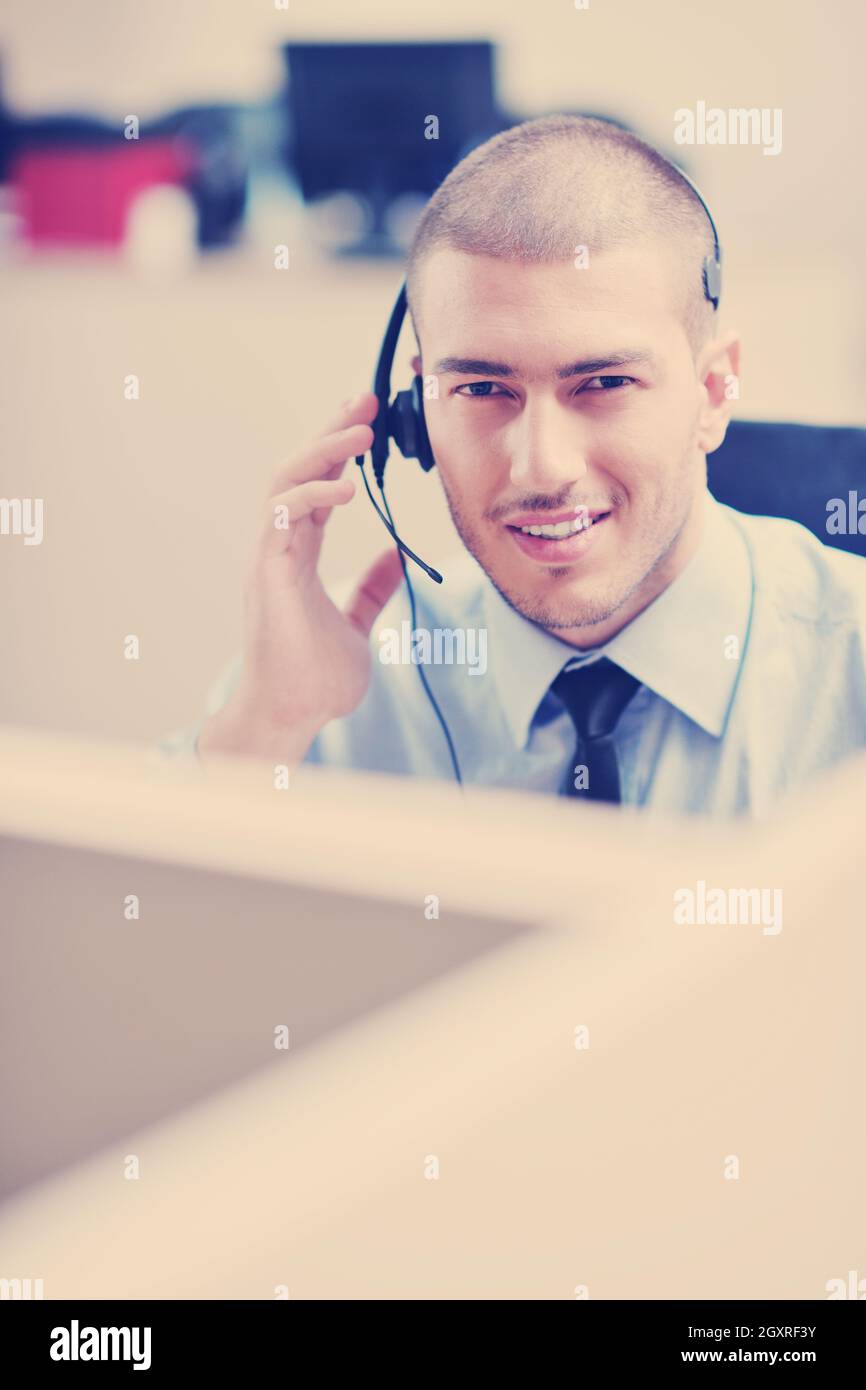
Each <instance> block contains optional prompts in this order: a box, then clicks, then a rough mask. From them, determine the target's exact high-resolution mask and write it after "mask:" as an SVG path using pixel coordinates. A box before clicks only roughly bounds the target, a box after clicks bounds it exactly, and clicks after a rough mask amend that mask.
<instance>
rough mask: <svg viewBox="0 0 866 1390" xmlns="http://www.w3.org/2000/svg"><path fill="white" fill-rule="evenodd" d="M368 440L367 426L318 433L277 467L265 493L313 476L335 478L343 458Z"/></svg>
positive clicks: (367, 444)
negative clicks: (317, 436)
mask: <svg viewBox="0 0 866 1390" xmlns="http://www.w3.org/2000/svg"><path fill="white" fill-rule="evenodd" d="M372 443H373V431H372V430H371V429H370V426H369V425H350V426H349V428H348V429H345V430H337V431H336V432H335V433H334V434H325V435H322V436H321V438H320V439H316V440H314V441H313V443H312V444H311V445H309V447H308V448H306V449H304V450H303V451H302V452H301V453H300V454H296V455H295V457H294V458H293V459H290V460H289V462H288V463H285V464H283V466H282V467H281V468H279V469H277V472H276V473H275V474H274V477H273V478H272V479H271V484H270V488H269V496H274V494H276V493H279V492H285V491H286V489H287V488H290V487H292V486H293V485H296V484H298V483H308V482H312V480H313V479H314V478H327V479H333V478H338V477H339V476H340V473H341V472H342V471H343V469H344V467H345V466H346V463H347V461H348V460H349V459H350V458H352V457H354V455H355V454H365V453H366V452H367V450H368V449H369V447H370V445H371V444H372Z"/></svg>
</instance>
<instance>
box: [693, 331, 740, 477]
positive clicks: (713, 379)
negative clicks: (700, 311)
mask: <svg viewBox="0 0 866 1390" xmlns="http://www.w3.org/2000/svg"><path fill="white" fill-rule="evenodd" d="M696 368H697V374H698V380H699V381H700V383H701V388H702V397H703V399H702V402H701V409H700V414H699V415H698V426H697V445H698V448H699V449H700V450H701V451H702V452H703V453H705V454H711V453H713V451H714V450H715V449H718V447H719V445H720V444H721V443H722V441H723V440H724V437H725V432H726V431H727V428H728V422H729V420H730V418H731V413H732V412H731V405H732V402H734V401H738V400H739V398H740V335H739V333H738V332H737V331H736V329H731V330H730V332H728V333H725V334H724V335H722V336H721V337H718V338H714V339H713V340H712V341H711V342H709V343H706V344H705V345H704V347H703V348H702V349H701V351H700V353H699V355H698V360H697V363H696Z"/></svg>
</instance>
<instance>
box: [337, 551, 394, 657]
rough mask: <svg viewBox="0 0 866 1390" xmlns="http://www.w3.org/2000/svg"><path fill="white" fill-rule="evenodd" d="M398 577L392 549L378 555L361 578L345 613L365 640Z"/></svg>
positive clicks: (391, 592) (392, 591)
mask: <svg viewBox="0 0 866 1390" xmlns="http://www.w3.org/2000/svg"><path fill="white" fill-rule="evenodd" d="M402 578H403V566H402V565H401V563H400V552H399V551H398V550H397V548H396V546H395V547H394V548H393V549H392V550H386V551H385V553H384V554H383V555H380V556H379V558H378V560H376V561H375V563H374V564H373V565H371V566H370V568H369V569H368V571H367V573H366V574H365V575H364V578H363V579H362V580H361V582H360V584H359V585H358V587H357V589H356V590H355V592H354V594H353V595H352V597H351V599H350V601H349V603H348V604H347V606H346V609H345V613H346V617H347V618H348V620H349V622H350V623H352V624H353V626H354V627H356V628H357V629H358V631H359V632H362V633H363V634H364V636H365V637H369V635H370V631H371V629H372V627H373V624H374V622H375V621H376V619H377V618H378V616H379V614H380V613H381V611H382V609H383V608H384V607H385V604H386V603H387V602H388V600H389V598H390V597H391V595H392V594H393V593H394V591H395V589H396V588H397V585H398V584H399V583H400V580H401V579H402Z"/></svg>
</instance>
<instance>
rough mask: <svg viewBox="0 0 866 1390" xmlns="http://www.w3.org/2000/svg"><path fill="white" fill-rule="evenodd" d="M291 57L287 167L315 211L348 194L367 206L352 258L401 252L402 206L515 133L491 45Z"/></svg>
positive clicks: (333, 50) (363, 47)
mask: <svg viewBox="0 0 866 1390" xmlns="http://www.w3.org/2000/svg"><path fill="white" fill-rule="evenodd" d="M285 54H286V62H287V67H288V74H289V86H288V103H289V119H290V125H291V136H290V149H289V158H290V162H291V165H292V167H293V170H294V173H295V176H296V178H297V180H298V182H299V185H300V188H301V192H302V193H303V196H304V198H305V199H306V200H307V201H308V202H313V201H315V200H316V199H319V198H323V197H327V196H328V195H329V194H335V193H342V192H346V193H350V194H354V195H356V196H357V197H358V198H361V199H363V200H364V201H365V203H366V204H367V205H368V208H369V224H368V227H367V230H366V233H365V234H364V235H363V236H362V237H360V238H358V239H357V240H356V241H355V244H354V246H353V247H352V249H354V250H358V251H362V252H364V253H366V254H370V253H377V252H378V253H387V252H393V251H394V250H396V249H397V248H396V246H395V244H394V241H393V238H392V237H391V235H390V234H389V230H388V223H387V213H388V209H389V207H390V206H391V205H392V203H393V202H394V200H395V199H396V198H398V197H400V196H401V195H406V194H417V195H419V196H420V197H422V198H425V199H426V198H428V197H429V196H430V194H431V193H432V192H433V191H434V189H435V188H436V187H437V186H438V185H439V184H440V183H441V182H442V180H443V179H444V178H445V176H446V174H447V173H448V172H449V170H451V169H452V168H453V167H454V165H455V164H456V163H457V162H458V160H460V159H461V158H462V157H463V155H465V154H466V153H468V151H469V150H470V149H472V148H473V147H474V146H475V145H477V144H480V143H481V141H483V140H485V139H487V138H488V137H489V136H490V135H493V134H495V132H496V131H497V130H500V129H502V127H503V126H504V125H505V124H507V122H506V121H505V120H504V119H503V117H502V116H501V115H500V114H499V113H498V112H497V109H496V104H495V100H494V86H493V45H492V44H490V43H487V42H476V43H341V44H331V43H293V44H289V45H287V47H286V49H285ZM431 117H435V118H436V120H437V122H438V126H436V127H434V126H433V125H432V123H431V122H430V118H431ZM434 129H435V132H436V138H430V135H429V134H428V132H432V131H433V130H434Z"/></svg>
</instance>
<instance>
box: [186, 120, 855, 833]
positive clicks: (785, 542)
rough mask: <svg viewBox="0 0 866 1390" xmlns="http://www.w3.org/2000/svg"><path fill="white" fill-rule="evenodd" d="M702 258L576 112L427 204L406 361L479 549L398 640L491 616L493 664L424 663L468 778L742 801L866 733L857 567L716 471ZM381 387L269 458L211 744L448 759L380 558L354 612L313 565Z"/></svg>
mask: <svg viewBox="0 0 866 1390" xmlns="http://www.w3.org/2000/svg"><path fill="white" fill-rule="evenodd" d="M712 252H713V237H712V233H711V230H710V225H709V222H708V219H707V217H706V214H705V212H704V210H703V208H702V207H701V205H700V203H699V201H698V200H697V199H696V197H695V195H694V193H693V191H692V190H691V189H690V188H689V186H688V184H687V183H686V182H685V180H683V179H682V178H681V177H680V176H679V175H678V174H677V173H676V171H675V170H673V168H672V166H670V165H669V164H668V163H667V161H665V160H664V159H663V158H662V156H660V155H659V154H658V153H657V152H656V151H654V150H652V149H651V148H650V147H648V146H647V145H645V144H643V143H642V142H641V141H639V140H638V139H637V138H636V137H634V136H633V135H631V134H629V133H627V132H625V131H623V130H621V129H619V128H618V127H616V126H613V125H611V124H609V123H606V122H603V121H598V120H594V119H589V118H582V117H549V118H544V119H541V120H537V121H531V122H528V123H526V124H525V125H521V126H518V127H516V128H514V129H512V130H509V131H505V132H504V133H502V134H500V135H497V136H496V137H494V138H493V139H492V140H490V141H488V142H487V143H486V144H485V145H483V146H481V147H480V148H479V149H477V150H475V151H474V152H473V153H472V154H470V155H469V156H468V157H467V158H466V159H465V160H464V161H463V162H462V163H461V164H460V165H458V167H457V168H456V169H455V170H454V171H453V172H452V173H451V174H450V175H449V177H448V178H447V179H446V180H445V182H444V184H443V185H442V186H441V188H440V189H439V190H438V191H437V193H436V194H435V195H434V197H433V199H432V200H431V202H430V203H429V204H428V206H427V208H426V210H425V213H424V215H423V217H422V220H421V223H420V225H419V228H418V231H417V233H416V236H415V239H414V242H413V246H412V249H411V252H410V257H409V266H408V295H409V305H410V309H411V313H412V319H413V323H414V326H415V331H416V336H417V339H418V349H419V354H418V356H417V357H416V358H415V359H414V362H413V365H414V368H415V370H416V372H418V373H420V374H422V375H423V376H424V378H425V380H429V379H431V378H435V381H436V384H437V386H438V392H437V393H434V394H435V398H434V399H429V400H426V401H425V416H426V421H427V428H428V432H429V436H430V442H431V446H432V450H433V454H434V456H435V461H436V466H437V472H438V476H439V478H440V480H441V483H442V487H443V488H444V491H445V496H446V498H447V501H448V505H449V508H450V512H451V516H452V518H453V521H454V525H455V528H456V530H457V533H458V535H459V537H460V539H461V540H462V542H463V545H464V547H465V550H466V551H467V552H468V555H466V556H464V557H462V563H461V565H458V566H455V565H453V564H452V565H450V566H447V567H446V566H444V565H443V568H445V569H446V583H445V584H444V585H443V586H442V588H441V589H438V588H436V587H435V586H434V585H432V584H430V583H428V582H427V581H426V580H423V581H421V582H420V583H419V584H418V586H417V587H418V589H419V593H418V612H417V625H416V629H414V631H417V630H418V629H422V628H423V629H424V630H426V631H427V632H428V633H429V634H435V633H437V632H438V633H441V632H443V631H447V632H448V633H449V634H450V636H451V639H452V640H453V636H454V633H455V632H459V633H462V634H464V638H465V641H466V643H467V647H466V650H468V649H469V641H470V639H471V638H472V636H473V635H474V636H475V637H476V639H478V640H477V641H476V643H475V648H474V650H475V651H476V655H477V654H478V653H480V651H481V649H482V644H481V642H480V638H481V637H483V638H484V650H485V663H484V670H483V671H482V668H481V663H480V661H476V662H475V664H474V666H473V665H471V664H469V663H468V662H467V661H463V662H462V664H439V665H435V664H433V665H430V666H429V667H428V668H427V669H426V671H424V674H425V675H426V676H427V679H428V681H429V683H430V686H431V688H432V689H433V693H434V695H435V698H436V701H437V703H438V705H439V707H440V709H441V713H442V715H443V716H444V720H445V722H446V724H447V728H448V731H449V734H450V737H451V739H452V741H453V747H454V750H455V754H456V757H457V759H458V761H459V767H460V771H461V773H462V777H463V780H464V782H470V783H481V784H487V785H495V786H508V787H521V788H529V789H535V790H540V791H546V792H549V793H557V792H560V793H565V794H566V795H572V796H576V797H589V798H590V799H596V800H601V801H608V802H611V801H612V802H623V803H625V804H632V805H640V806H649V807H652V808H653V809H654V810H661V811H670V812H689V811H703V812H710V813H714V814H722V815H732V814H738V813H748V814H751V815H756V816H757V815H762V814H763V813H764V812H765V811H766V810H767V809H768V808H769V807H770V806H771V805H772V803H773V802H774V800H775V799H776V798H777V797H778V795H779V794H780V793H781V792H783V791H785V790H787V789H789V788H792V787H794V786H797V785H800V786H802V785H808V784H809V781H810V779H811V778H812V776H813V775H814V774H815V773H817V772H818V771H819V770H821V769H822V768H824V767H826V766H828V765H830V764H832V763H833V762H835V761H837V760H838V759H839V758H841V757H843V756H844V755H845V754H846V753H848V752H850V751H852V750H853V749H855V748H859V747H861V746H862V745H863V744H864V743H866V663H864V616H866V565H864V563H863V561H862V560H860V559H858V558H856V557H853V556H850V555H847V554H844V553H840V552H838V551H834V550H830V549H828V548H826V547H824V546H822V545H821V544H820V543H819V542H818V541H817V540H816V539H814V537H812V536H811V534H809V533H808V532H807V531H805V530H804V529H803V528H802V527H800V526H797V525H795V524H793V523H791V522H787V521H781V520H774V519H770V518H752V517H746V516H743V515H741V514H739V513H736V512H734V511H732V510H731V509H729V508H726V507H723V506H721V505H719V504H718V503H716V502H715V501H714V500H713V499H712V498H711V497H710V495H709V493H708V492H707V488H706V455H707V454H708V453H711V452H712V451H713V450H715V449H717V448H718V447H719V445H720V444H721V443H722V441H723V439H724V435H725V429H726V426H727V423H728V418H729V401H728V397H729V395H730V392H729V390H728V389H727V388H728V386H729V384H730V382H731V381H732V380H735V379H736V377H737V373H738V367H739V343H738V341H737V338H736V335H735V334H734V333H730V332H728V333H723V332H722V331H721V330H720V329H719V328H718V326H717V324H716V309H715V307H714V306H713V304H712V303H711V302H710V300H709V299H708V297H707V295H706V293H705V285H704V281H703V277H702V266H703V264H704V258H705V257H707V256H708V255H712ZM376 409H377V402H376V398H375V396H374V395H373V394H372V393H366V394H364V395H362V396H360V397H359V398H358V399H357V400H354V401H351V402H349V403H347V404H345V405H344V406H343V407H342V408H341V410H340V411H339V412H338V413H337V415H336V417H335V418H334V420H333V421H332V423H331V425H330V427H329V428H328V430H327V431H326V433H325V434H324V435H323V436H322V437H321V438H320V439H317V440H315V441H314V442H313V443H312V444H310V445H309V446H308V447H307V448H306V449H304V450H302V451H301V452H300V453H299V454H298V455H297V456H296V457H295V458H294V459H293V460H292V462H291V463H289V464H288V465H287V466H286V467H285V468H284V469H283V470H282V471H281V472H280V473H279V474H278V476H277V477H276V479H275V480H274V484H273V488H272V495H271V497H270V499H269V502H268V505H267V507H266V509H265V517H264V520H263V525H262V533H261V540H260V543H259V546H258V551H257V554H256V556H255V559H254V563H253V566H252V570H251V574H250V578H249V581H248V585H247V590H246V640H245V646H244V651H243V654H242V657H241V658H240V659H239V661H238V663H236V666H235V668H234V670H233V671H232V672H231V673H230V674H229V677H228V678H227V680H225V681H224V682H223V683H222V686H221V687H220V688H219V689H218V690H217V692H216V695H215V698H214V699H213V700H212V701H211V705H210V712H209V716H208V717H207V718H206V720H205V721H204V722H203V724H202V725H201V726H200V727H199V728H198V729H197V730H196V731H195V733H194V734H193V736H192V737H193V742H194V746H195V747H196V750H197V753H198V755H199V757H201V758H203V759H207V758H208V756H209V755H210V754H212V753H243V754H251V755H261V756H264V757H266V758H268V759H269V760H271V761H273V762H278V763H294V762H297V761H300V760H307V761H309V762H318V763H327V764H334V765H339V766H345V767H357V768H367V769H376V770H382V771H386V772H395V773H401V774H416V775H421V776H430V777H448V776H450V775H451V772H452V761H451V756H450V753H449V747H448V743H447V741H446V738H445V737H444V736H443V729H442V728H440V726H439V722H438V721H437V719H436V718H435V715H434V711H433V710H432V708H431V705H430V704H429V703H428V701H427V698H426V695H425V691H424V689H423V688H422V684H421V681H420V680H419V679H418V676H419V670H418V668H417V666H413V662H412V660H405V659H404V661H403V663H402V664H400V663H399V662H395V659H394V650H395V648H394V646H393V642H392V637H393V634H394V633H399V632H401V631H403V630H404V627H403V625H404V624H405V623H407V622H408V618H409V608H408V604H407V599H406V593H405V586H404V585H400V580H401V566H400V562H399V557H398V554H397V552H396V551H395V550H393V549H391V550H389V551H388V552H387V553H386V554H384V555H383V556H382V557H381V558H380V559H379V560H378V561H377V563H376V564H375V565H374V566H373V567H372V569H371V570H370V571H369V573H368V574H367V575H366V577H365V578H364V579H363V580H362V582H361V583H360V585H359V586H358V588H357V590H356V592H355V595H354V597H353V598H352V599H351V600H350V601H349V603H348V605H347V606H346V607H345V609H340V608H338V607H337V606H336V605H335V604H334V603H333V602H332V600H331V599H330V598H329V596H328V595H327V594H326V593H325V590H324V588H323V586H322V583H321V581H320V579H319V576H318V572H317V562H318V557H319V552H320V548H321V543H322V536H323V528H324V526H325V525H326V523H327V519H328V517H329V515H330V514H331V512H332V510H333V508H334V507H337V506H344V505H345V504H346V503H347V502H348V501H349V500H350V499H351V498H352V496H353V495H354V492H355V485H354V483H353V482H352V481H351V479H350V478H348V477H345V476H344V468H345V463H346V462H347V460H348V459H349V458H350V457H352V456H354V455H357V454H360V453H363V452H364V451H366V450H367V449H368V448H369V446H370V443H371V439H372V430H371V429H370V422H371V421H372V420H373V419H374V417H375V414H376ZM434 476H435V475H434ZM282 507H285V508H287V513H286V514H287V515H288V516H289V518H290V525H289V527H288V529H287V530H286V529H282V528H280V527H278V526H277V525H275V516H276V515H277V514H278V512H279V509H280V508H282ZM551 528H554V529H551ZM421 585H423V589H422V588H421ZM398 586H400V589H399V592H397V590H398ZM413 641H414V638H413ZM386 649H387V650H388V651H390V652H391V657H390V658H388V659H386V657H385V653H386ZM380 658H382V659H380ZM416 658H417V649H416ZM422 669H423V667H422Z"/></svg>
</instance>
